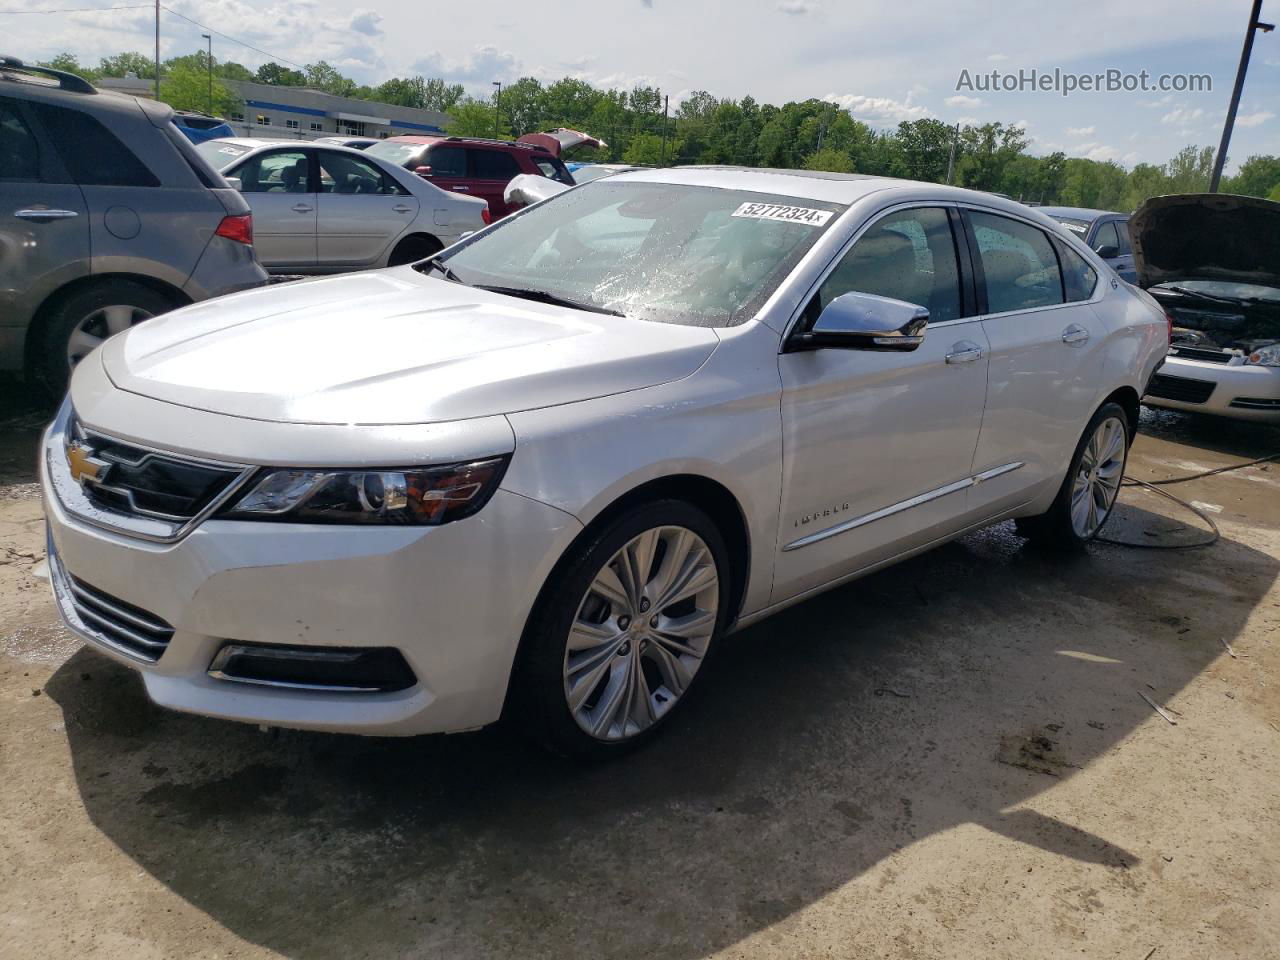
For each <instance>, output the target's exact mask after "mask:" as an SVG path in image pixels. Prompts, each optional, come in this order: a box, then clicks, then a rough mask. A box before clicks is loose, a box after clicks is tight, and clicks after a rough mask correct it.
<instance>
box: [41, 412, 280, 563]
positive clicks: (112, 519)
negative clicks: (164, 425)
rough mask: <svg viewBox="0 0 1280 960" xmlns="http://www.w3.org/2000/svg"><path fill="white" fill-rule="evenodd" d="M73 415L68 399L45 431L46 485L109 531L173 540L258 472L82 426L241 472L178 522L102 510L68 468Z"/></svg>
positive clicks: (162, 453)
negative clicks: (69, 438)
mask: <svg viewBox="0 0 1280 960" xmlns="http://www.w3.org/2000/svg"><path fill="white" fill-rule="evenodd" d="M72 416H73V411H72V409H71V405H70V404H69V403H67V404H64V405H63V408H62V409H61V410H59V411H58V416H57V419H55V420H54V422H53V424H52V425H51V426H50V427H49V432H48V433H47V434H46V435H45V447H44V457H45V469H46V471H47V476H48V478H49V485H50V486H51V487H53V491H54V494H55V496H57V498H58V502H59V503H60V504H61V505H62V507H63V509H64V510H66V511H67V513H68V514H70V515H71V516H72V517H73V518H75V519H76V520H78V521H80V522H81V523H86V524H89V525H90V526H94V527H98V528H100V529H103V530H109V531H111V532H112V533H119V534H123V535H124V536H128V537H134V538H136V539H139V540H147V541H150V542H152V543H161V544H167V543H176V542H177V541H179V540H181V539H182V538H183V537H185V536H186V535H187V534H188V533H190V532H191V531H192V530H194V529H195V528H196V527H197V526H199V525H200V524H201V523H202V522H204V521H205V520H206V519H208V517H209V516H211V515H212V514H213V513H214V512H216V511H217V510H218V509H219V508H221V507H222V506H224V505H225V504H226V503H227V502H228V501H230V500H231V499H232V498H233V497H234V496H235V495H236V494H237V493H239V492H240V491H241V490H242V489H243V488H244V486H245V485H246V484H247V483H248V482H249V481H250V480H251V479H252V478H253V477H254V475H255V474H257V472H258V467H256V466H251V465H249V464H241V463H227V462H225V461H217V460H205V459H201V458H199V457H191V456H186V455H184V454H180V453H170V452H169V451H167V450H157V449H155V448H153V447H148V446H145V445H143V444H138V443H134V442H132V441H130V440H125V439H123V438H118V437H113V436H110V435H109V434H104V433H99V432H98V431H94V430H88V429H85V431H84V432H85V434H86V435H88V436H95V437H101V438H102V439H104V440H110V441H113V442H116V443H121V444H124V445H126V446H131V447H136V448H137V449H139V450H145V451H147V453H148V455H155V456H158V457H167V458H171V459H174V460H182V461H184V462H187V463H196V464H200V465H202V466H208V467H218V468H220V469H224V470H226V469H231V470H239V471H240V475H239V476H238V477H236V478H235V479H234V480H232V481H231V483H229V484H228V485H227V487H226V489H225V490H223V491H222V492H221V493H220V494H218V496H216V497H214V498H213V500H211V501H210V502H209V503H208V504H206V505H205V507H204V509H203V510H201V511H200V512H199V513H197V514H195V515H194V516H192V517H191V518H189V519H185V520H182V521H180V522H179V521H178V520H176V519H171V520H162V519H158V518H154V517H149V516H129V515H127V514H123V513H118V512H116V511H114V510H104V509H102V508H101V507H99V506H97V505H96V504H94V503H93V501H91V500H90V499H89V498H88V496H86V494H85V492H84V489H83V488H82V487H81V485H80V484H79V483H77V482H76V481H75V479H74V478H73V477H72V476H71V470H70V467H69V466H68V464H67V457H66V441H67V432H68V430H69V429H70V427H71V419H72Z"/></svg>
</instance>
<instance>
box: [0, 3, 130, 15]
mask: <svg viewBox="0 0 1280 960" xmlns="http://www.w3.org/2000/svg"><path fill="white" fill-rule="evenodd" d="M150 6H151V4H149V3H129V4H125V5H124V6H120V7H64V8H61V9H57V10H0V16H4V17H9V16H13V15H14V14H19V13H105V12H106V11H108V10H137V9H139V8H141V7H150Z"/></svg>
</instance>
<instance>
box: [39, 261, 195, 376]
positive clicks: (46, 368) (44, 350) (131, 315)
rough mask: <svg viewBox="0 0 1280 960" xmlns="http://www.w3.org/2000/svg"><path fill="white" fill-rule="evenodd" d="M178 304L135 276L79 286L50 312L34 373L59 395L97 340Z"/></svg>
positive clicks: (98, 341)
mask: <svg viewBox="0 0 1280 960" xmlns="http://www.w3.org/2000/svg"><path fill="white" fill-rule="evenodd" d="M176 305H177V304H176V303H175V302H174V301H173V299H171V298H170V297H167V296H165V295H164V294H162V293H159V292H158V291H156V290H153V289H152V288H151V287H148V286H145V285H143V284H141V283H137V282H136V281H133V280H106V281H103V282H102V283H98V284H94V285H93V286H91V287H86V288H84V289H82V290H77V291H75V292H74V293H72V294H70V295H69V296H66V297H63V298H62V299H61V300H60V301H59V302H58V303H57V305H56V306H55V307H54V308H53V309H52V310H51V311H50V313H49V314H48V316H47V318H46V321H45V323H44V327H43V331H42V333H41V335H40V343H39V346H38V348H37V351H36V355H35V357H34V358H33V367H34V369H33V370H32V373H33V374H34V375H35V379H36V380H38V381H39V383H40V385H41V386H42V387H43V388H44V389H45V390H46V391H48V392H49V394H50V395H52V396H54V397H60V396H62V394H63V393H64V392H66V389H67V381H68V380H69V379H70V377H71V368H72V367H74V366H75V365H76V364H77V363H79V362H80V360H82V359H84V357H85V356H86V355H87V354H88V353H89V351H90V350H92V349H93V347H95V346H96V345H97V344H98V343H101V342H102V341H103V340H105V339H106V338H107V337H108V336H111V335H112V334H115V333H119V332H120V331H121V330H124V329H126V328H127V327H130V326H132V325H133V324H135V323H140V322H141V321H143V320H147V319H150V318H151V317H154V316H157V315H158V314H161V313H166V312H167V311H169V310H172V309H173V308H174V307H175V306H176Z"/></svg>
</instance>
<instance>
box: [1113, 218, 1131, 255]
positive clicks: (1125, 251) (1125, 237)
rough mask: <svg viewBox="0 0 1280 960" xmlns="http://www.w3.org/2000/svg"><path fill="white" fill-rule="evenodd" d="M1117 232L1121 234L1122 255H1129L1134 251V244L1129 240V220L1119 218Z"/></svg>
mask: <svg viewBox="0 0 1280 960" xmlns="http://www.w3.org/2000/svg"><path fill="white" fill-rule="evenodd" d="M1116 233H1118V234H1119V235H1120V256H1122V257H1127V256H1128V255H1129V254H1131V253H1133V244H1132V243H1130V242H1129V221H1128V220H1117V221H1116Z"/></svg>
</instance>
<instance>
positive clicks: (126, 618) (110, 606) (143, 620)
mask: <svg viewBox="0 0 1280 960" xmlns="http://www.w3.org/2000/svg"><path fill="white" fill-rule="evenodd" d="M62 585H63V586H64V587H66V599H67V602H68V603H69V605H70V606H71V608H72V612H74V614H75V615H76V617H78V618H79V619H80V622H81V624H82V625H83V627H84V629H85V630H86V631H87V632H89V633H90V634H93V635H94V636H95V638H97V639H99V640H101V641H102V642H103V643H105V644H106V645H107V646H109V647H115V648H117V649H119V650H123V651H124V652H126V653H128V654H130V655H132V656H134V657H137V658H138V659H140V660H146V661H147V662H148V663H155V662H156V661H157V660H159V659H160V655H161V654H163V653H164V652H165V650H166V649H167V648H168V646H169V641H170V640H171V639H172V638H173V627H171V626H169V624H167V623H165V622H164V621H163V620H161V619H160V618H159V617H157V616H155V615H154V614H151V613H147V611H145V610H142V609H140V608H139V607H135V606H134V605H133V604H131V603H125V602H124V601H123V600H118V599H116V598H115V597H113V596H111V595H110V594H108V593H103V592H102V591H101V590H98V589H97V588H95V587H91V586H89V584H87V583H85V582H84V581H83V580H80V579H78V578H77V577H73V576H71V575H70V574H69V573H65V572H62Z"/></svg>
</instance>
